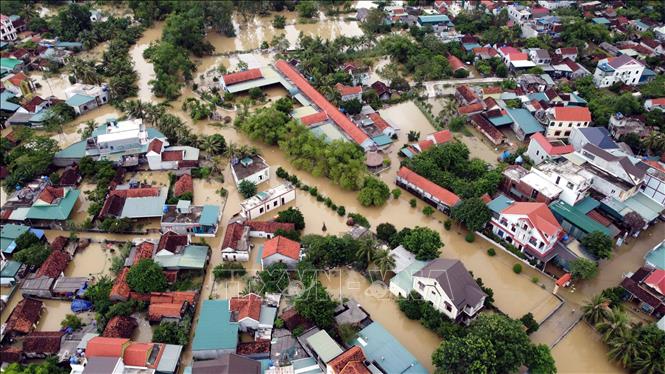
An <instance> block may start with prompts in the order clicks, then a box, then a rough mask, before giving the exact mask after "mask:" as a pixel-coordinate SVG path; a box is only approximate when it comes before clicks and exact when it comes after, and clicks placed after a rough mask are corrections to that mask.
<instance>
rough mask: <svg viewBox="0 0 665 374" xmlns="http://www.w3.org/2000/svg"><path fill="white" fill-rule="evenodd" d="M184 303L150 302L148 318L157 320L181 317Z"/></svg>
mask: <svg viewBox="0 0 665 374" xmlns="http://www.w3.org/2000/svg"><path fill="white" fill-rule="evenodd" d="M184 305H185V303H184V302H179V303H157V304H150V305H149V306H148V320H150V321H151V322H157V321H160V320H161V319H162V318H165V317H170V318H180V317H181V316H182V311H183V306H184Z"/></svg>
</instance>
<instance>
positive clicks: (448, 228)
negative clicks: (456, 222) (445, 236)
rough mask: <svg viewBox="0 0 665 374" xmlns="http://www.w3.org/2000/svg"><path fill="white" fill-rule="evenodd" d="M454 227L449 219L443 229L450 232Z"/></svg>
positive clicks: (444, 223)
mask: <svg viewBox="0 0 665 374" xmlns="http://www.w3.org/2000/svg"><path fill="white" fill-rule="evenodd" d="M452 226H453V221H451V220H450V219H447V220H445V221H444V222H443V228H444V229H446V230H448V231H450V228H451V227H452Z"/></svg>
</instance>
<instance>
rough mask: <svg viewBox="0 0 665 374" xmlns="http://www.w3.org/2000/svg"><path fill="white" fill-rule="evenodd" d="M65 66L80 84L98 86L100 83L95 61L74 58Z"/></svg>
mask: <svg viewBox="0 0 665 374" xmlns="http://www.w3.org/2000/svg"><path fill="white" fill-rule="evenodd" d="M67 66H68V67H69V70H70V71H71V72H72V74H74V76H75V77H76V79H77V80H78V81H80V82H81V83H85V84H100V83H101V81H102V79H101V76H100V75H99V74H98V73H97V69H96V68H95V61H92V60H84V59H82V58H79V57H74V58H72V59H71V60H70V61H69V62H68V63H67Z"/></svg>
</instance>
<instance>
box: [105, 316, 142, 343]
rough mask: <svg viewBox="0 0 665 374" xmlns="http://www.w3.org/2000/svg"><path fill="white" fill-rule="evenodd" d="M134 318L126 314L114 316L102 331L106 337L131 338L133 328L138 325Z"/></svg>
mask: <svg viewBox="0 0 665 374" xmlns="http://www.w3.org/2000/svg"><path fill="white" fill-rule="evenodd" d="M138 325H139V324H138V323H137V322H136V319H134V318H132V317H128V316H115V317H113V318H111V319H110V320H109V321H108V322H107V323H106V327H105V328H104V332H103V333H102V336H103V337H106V338H131V337H132V334H133V333H134V329H136V328H137V327H138Z"/></svg>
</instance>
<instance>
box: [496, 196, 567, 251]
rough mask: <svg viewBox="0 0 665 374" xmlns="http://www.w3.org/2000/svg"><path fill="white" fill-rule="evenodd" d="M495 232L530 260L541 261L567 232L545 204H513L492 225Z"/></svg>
mask: <svg viewBox="0 0 665 374" xmlns="http://www.w3.org/2000/svg"><path fill="white" fill-rule="evenodd" d="M490 223H491V224H492V232H493V233H494V235H497V236H498V237H499V238H502V239H504V240H505V241H506V242H508V243H509V244H512V245H514V246H515V247H516V248H517V249H518V250H520V251H521V252H522V253H524V254H526V255H527V256H529V257H532V258H535V259H537V260H541V259H543V258H544V257H545V255H547V254H548V253H549V252H550V251H551V250H552V249H553V248H554V245H555V244H556V243H557V241H558V240H559V238H560V237H561V236H562V235H563V229H562V228H561V225H559V222H558V221H557V220H556V218H555V217H554V214H552V212H551V211H550V208H548V207H547V205H546V204H544V203H537V202H513V201H510V202H509V204H508V206H507V207H506V208H504V209H503V210H502V211H501V212H500V213H499V216H498V217H495V216H493V217H492V220H491V221H490Z"/></svg>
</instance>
